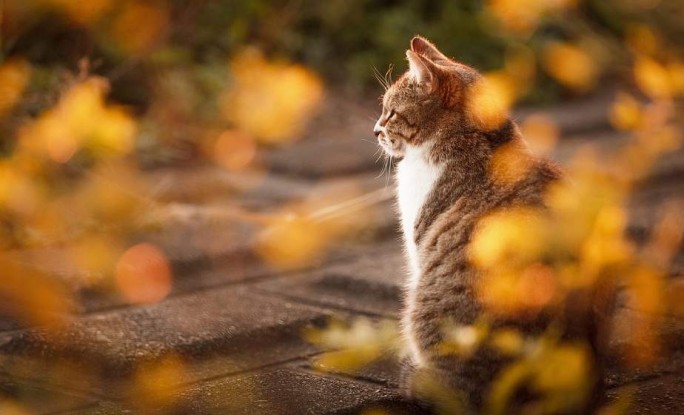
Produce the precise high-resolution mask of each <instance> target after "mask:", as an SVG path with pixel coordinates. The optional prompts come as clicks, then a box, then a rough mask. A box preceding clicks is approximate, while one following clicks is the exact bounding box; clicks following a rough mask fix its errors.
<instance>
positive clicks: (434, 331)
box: [374, 36, 601, 413]
mask: <svg viewBox="0 0 684 415" xmlns="http://www.w3.org/2000/svg"><path fill="white" fill-rule="evenodd" d="M406 58H407V60H408V64H409V68H408V70H407V71H406V73H404V74H403V75H402V76H401V77H399V78H398V79H397V80H396V81H395V82H394V83H392V84H391V85H389V86H388V87H387V88H386V91H385V93H384V95H383V97H382V106H383V109H382V114H381V115H380V118H379V119H378V121H377V122H376V124H375V126H374V134H375V135H376V137H377V139H378V142H379V145H380V146H381V147H382V149H383V150H384V151H385V152H386V153H387V154H388V155H389V156H391V157H393V158H397V159H399V160H400V161H399V162H398V164H397V167H396V176H395V179H396V200H397V205H398V210H399V215H400V222H401V230H402V232H403V238H404V245H405V251H406V257H407V263H408V271H409V272H408V274H409V276H408V281H407V284H406V289H405V298H404V307H403V311H402V330H403V335H404V338H405V341H406V343H407V346H408V349H409V355H410V356H409V363H408V364H407V365H406V366H407V371H406V372H407V373H406V374H405V377H406V379H407V380H406V382H405V383H406V384H407V385H411V384H413V386H415V380H416V379H417V378H418V377H419V376H424V375H425V373H428V375H429V376H430V377H432V378H433V379H434V380H436V381H437V382H438V383H439V384H443V385H446V386H448V387H449V388H450V389H451V390H454V391H458V393H459V394H461V395H462V396H464V397H465V398H466V402H467V404H466V405H468V406H469V408H470V411H472V412H479V411H482V410H483V402H484V400H485V399H486V394H487V392H488V388H489V387H490V386H491V382H492V380H493V379H494V378H495V376H496V374H497V373H498V371H499V370H501V367H502V365H503V364H504V361H503V358H502V357H501V356H498V355H497V354H496V353H495V352H494V351H492V350H489V349H484V348H483V349H481V350H478V351H477V352H476V354H475V355H474V356H471V358H470V359H467V360H466V359H459V358H458V357H454V356H448V357H446V356H444V355H443V354H439V353H436V352H435V349H436V348H438V346H439V345H440V343H441V342H443V340H444V332H443V326H444V321H445V319H447V320H449V321H451V322H453V323H455V324H459V325H472V324H473V323H475V322H476V321H477V319H478V316H480V315H481V314H482V312H483V305H482V304H481V302H480V301H479V300H478V298H477V295H476V293H475V285H476V282H477V280H478V278H480V277H481V276H480V272H479V271H478V270H477V269H476V268H475V267H473V266H472V265H471V263H470V262H469V260H468V246H469V243H470V241H471V238H472V235H473V232H474V229H475V227H476V225H477V224H478V221H479V220H481V219H482V218H484V217H485V216H486V215H488V214H490V213H492V212H494V211H497V210H501V209H507V208H511V207H515V206H526V207H540V208H543V206H544V194H545V192H546V190H547V189H548V188H549V186H551V185H553V184H554V183H557V182H558V181H560V180H563V172H562V171H561V169H560V168H559V167H558V166H556V165H555V164H554V163H552V162H551V161H549V160H546V159H543V158H538V157H534V156H532V155H531V154H530V153H529V152H528V151H527V147H526V144H525V142H524V140H523V137H522V135H521V132H520V130H519V129H518V127H517V125H516V124H515V123H514V122H513V121H512V120H511V119H510V118H509V117H503V118H502V120H501V121H500V122H498V123H497V124H496V125H494V126H492V125H491V123H484V122H483V119H482V117H481V116H479V115H478V114H477V113H476V112H475V111H473V110H472V107H471V106H470V104H471V102H469V100H470V99H471V91H472V89H473V88H475V85H476V84H477V83H478V82H479V81H480V80H481V79H482V75H480V74H479V73H478V72H477V71H476V70H475V69H473V68H471V67H469V66H467V65H464V64H462V63H459V62H456V61H455V60H453V59H450V58H448V57H446V56H445V55H444V54H443V53H441V52H440V51H439V50H438V49H437V48H436V47H435V46H434V45H433V44H432V43H430V42H429V41H428V40H426V39H424V38H423V37H420V36H416V37H414V38H413V39H412V40H411V43H410V49H408V50H407V52H406ZM503 146H506V147H507V148H509V149H513V150H514V152H513V155H514V157H519V158H523V159H524V160H525V166H526V168H525V171H524V172H523V173H522V174H521V175H520V177H515V178H513V179H512V180H496V178H494V177H492V171H491V162H492V158H493V155H494V154H495V152H496V151H497V149H500V148H502V147H503ZM580 314H581V313H580ZM546 317H547V316H545V315H544V314H543V313H540V315H539V316H537V317H536V318H533V319H527V320H521V321H515V320H513V321H493V322H492V323H491V324H492V325H493V326H497V325H498V326H510V327H513V328H515V329H516V330H518V331H520V332H521V333H523V334H535V335H538V334H541V333H542V332H543V331H544V330H545V328H546V326H547V325H548V319H547V318H546ZM577 319H578V320H581V321H579V323H578V324H577V325H578V326H579V327H580V328H579V329H578V330H576V333H574V334H572V336H578V337H589V338H590V339H589V341H592V339H591V337H592V336H594V335H595V334H594V333H593V332H592V330H594V331H595V327H594V326H592V324H593V323H592V322H591V321H590V320H591V319H590V318H586V319H584V318H583V317H581V316H580V315H579V314H578V315H577ZM565 334H567V333H565ZM594 358H595V360H596V361H595V363H596V364H595V366H596V368H597V370H600V369H599V364H598V357H597V355H595V356H594ZM600 378H601V376H600V374H599V375H598V376H597V379H600ZM599 383H600V380H597V381H596V384H595V385H593V387H595V388H596V389H599V386H598V384H599ZM588 408H589V407H588V406H586V407H583V408H580V409H578V410H577V411H578V413H584V412H586V411H588V410H589V409H588Z"/></svg>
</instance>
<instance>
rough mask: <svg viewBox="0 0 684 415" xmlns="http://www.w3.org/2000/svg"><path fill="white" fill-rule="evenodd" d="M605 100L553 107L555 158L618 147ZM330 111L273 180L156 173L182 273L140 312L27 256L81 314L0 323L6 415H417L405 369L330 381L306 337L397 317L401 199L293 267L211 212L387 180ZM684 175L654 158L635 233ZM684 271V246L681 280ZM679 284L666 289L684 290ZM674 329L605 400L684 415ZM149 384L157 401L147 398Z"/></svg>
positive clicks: (280, 162) (346, 105)
mask: <svg viewBox="0 0 684 415" xmlns="http://www.w3.org/2000/svg"><path fill="white" fill-rule="evenodd" d="M610 99H611V96H610V95H606V94H603V95H599V96H597V97H595V98H591V99H588V100H584V101H580V102H571V103H568V104H566V105H563V106H560V107H558V108H554V109H553V110H550V111H546V114H547V115H549V116H551V117H552V118H553V119H554V120H556V122H557V123H558V125H559V126H560V127H561V130H562V132H563V135H564V138H563V140H562V141H561V143H560V146H559V148H558V149H557V150H556V152H555V157H556V158H558V159H559V160H560V161H561V162H563V161H567V160H568V158H569V157H570V156H571V155H572V154H573V152H574V151H576V150H577V149H578V148H580V147H581V146H582V145H583V144H586V143H589V142H591V143H594V144H596V145H597V146H598V147H599V148H600V151H611V150H612V149H614V148H615V146H616V145H618V144H619V143H620V142H621V141H622V140H624V137H623V136H622V135H620V134H619V133H615V132H613V131H612V130H610V129H609V127H608V124H607V121H606V119H607V108H608V102H610ZM326 105H327V106H326V108H325V109H324V111H323V113H322V114H321V116H320V117H319V118H318V119H317V120H316V121H315V122H314V123H313V125H312V127H311V128H310V132H309V133H308V134H309V136H308V137H306V138H305V139H304V140H302V141H300V142H298V143H297V144H295V145H293V146H290V147H287V148H283V149H277V150H271V151H269V152H267V153H266V154H265V155H264V158H265V162H266V164H267V165H269V166H271V171H270V173H269V174H268V175H267V176H266V177H265V178H264V177H254V176H250V175H247V174H236V173H228V172H226V171H224V170H221V169H219V168H217V167H214V166H210V165H200V166H190V167H188V166H185V167H178V168H164V169H158V170H155V171H151V172H148V173H147V176H146V180H148V181H149V183H150V185H151V186H152V187H153V190H154V197H155V198H156V199H157V200H158V201H161V202H164V203H168V204H169V210H170V214H169V216H168V218H165V219H164V221H163V226H161V227H160V228H159V229H157V230H155V231H153V232H149V233H146V234H144V235H140V236H139V237H138V239H139V240H142V241H149V242H152V243H154V244H156V245H157V246H160V247H161V248H162V249H163V251H164V252H165V253H166V255H167V256H168V258H169V259H170V261H171V264H172V268H173V275H174V285H173V290H172V292H171V294H170V295H169V296H168V297H167V298H165V299H164V300H163V301H161V302H159V303H156V304H151V305H130V304H127V303H125V302H124V301H123V300H122V299H121V298H119V297H117V296H115V295H112V294H111V293H107V292H102V291H97V290H91V289H88V288H85V287H80V286H78V285H74V284H72V283H70V281H75V280H78V279H77V278H73V275H71V274H72V273H73V272H75V271H73V270H72V269H69V267H68V265H65V264H63V263H62V262H61V261H60V250H59V248H55V249H54V250H45V251H41V252H23V253H17V257H18V258H20V259H21V260H22V261H24V262H25V263H31V264H33V265H35V266H36V267H39V268H42V269H43V270H47V271H48V272H50V273H51V274H52V275H54V278H55V279H57V280H59V281H64V284H66V285H69V284H71V287H70V289H72V290H73V291H75V292H76V293H77V295H78V296H79V298H80V306H79V307H80V309H79V314H78V316H77V317H76V318H74V319H73V321H72V322H71V323H70V324H69V325H68V326H67V327H65V328H64V329H63V330H61V331H60V332H59V333H58V334H57V335H55V334H54V333H53V334H50V333H46V332H45V331H43V330H41V329H40V328H35V327H25V326H23V325H21V324H20V323H18V322H16V321H14V320H13V319H11V318H10V317H9V316H4V317H3V316H2V315H0V414H4V413H11V414H14V413H22V414H23V413H31V414H67V413H69V414H83V415H86V414H118V413H169V414H170V413H193V414H194V413H196V414H301V413H307V414H347V413H348V414H354V413H363V412H364V411H365V410H372V409H377V408H384V409H385V410H386V412H383V413H392V414H411V413H417V409H416V408H415V407H412V406H411V404H410V403H409V402H406V401H405V400H404V399H403V398H401V397H400V396H399V394H398V392H397V389H396V388H397V374H398V370H397V365H396V363H393V362H392V361H391V360H389V361H383V362H379V363H377V364H374V365H372V366H371V367H369V368H366V369H364V370H362V371H360V372H358V373H355V374H352V373H348V374H346V373H337V374H331V373H323V372H320V371H317V370H315V369H314V366H313V365H312V363H311V359H312V358H313V357H315V356H316V355H317V354H319V353H321V350H319V349H318V348H317V347H315V346H313V345H311V344H310V343H308V342H307V341H305V340H304V339H303V337H302V331H303V329H304V328H305V327H309V326H311V325H313V326H318V327H320V326H322V325H324V324H326V322H327V321H328V319H329V318H330V317H332V316H335V317H337V318H342V319H351V318H354V317H355V316H365V317H369V318H371V319H374V320H381V319H396V317H397V313H398V310H399V307H400V287H401V284H402V278H403V269H404V268H403V258H402V254H401V247H400V244H399V239H398V235H397V233H396V229H397V226H396V222H395V220H394V214H393V212H392V207H391V201H389V200H387V201H385V202H383V203H381V204H380V205H378V206H374V207H372V209H371V210H370V211H365V212H364V213H363V214H364V215H365V216H367V219H368V218H370V220H366V221H365V222H364V223H365V225H364V227H365V228H364V229H361V230H360V231H359V232H357V233H356V237H355V238H354V239H342V240H340V241H338V242H337V243H335V244H333V246H332V247H330V249H329V251H328V253H327V255H326V256H325V257H324V258H321V259H320V260H318V261H317V262H316V263H315V265H312V266H310V267H308V268H307V269H303V270H298V271H296V272H293V271H290V272H284V271H278V270H276V269H274V268H272V267H269V266H268V265H265V264H264V263H263V262H262V261H260V260H259V259H258V258H257V256H256V255H255V254H254V250H253V248H254V240H255V239H254V235H255V232H256V231H257V229H256V226H255V225H250V224H249V223H241V222H236V221H233V220H224V219H222V218H221V216H220V215H219V217H217V213H216V212H221V210H222V209H224V208H225V209H230V208H234V207H235V204H236V203H237V204H238V205H239V206H240V207H242V208H245V209H249V210H251V211H254V212H263V211H269V210H272V209H275V208H277V207H278V206H282V205H283V204H287V203H290V202H292V201H297V200H301V199H304V198H307V197H310V196H311V195H312V194H314V193H316V192H320V191H324V190H325V189H328V190H329V189H330V188H333V189H334V188H335V186H344V185H345V183H354V184H355V185H356V186H360V187H361V188H362V189H363V190H364V191H371V190H374V189H380V188H383V187H385V186H387V181H386V177H377V175H378V172H379V170H380V167H381V166H380V164H379V163H376V162H375V156H374V154H375V152H376V145H375V144H374V143H373V142H372V140H371V134H370V131H371V126H372V123H373V121H371V118H372V117H369V115H371V116H373V115H375V114H376V112H371V113H370V114H369V111H375V110H376V108H375V106H374V105H375V104H374V103H373V104H372V106H370V107H369V106H368V105H359V104H356V103H353V102H348V101H344V100H342V99H339V100H336V101H329V102H328V103H327V104H326ZM368 108H371V110H369V109H368ZM531 111H532V110H527V111H521V113H520V115H521V116H523V115H525V114H529V113H530V112H531ZM683 175H684V153H683V152H682V151H680V152H678V153H677V154H674V155H670V156H668V157H667V158H666V159H664V160H662V161H661V162H660V163H659V164H658V167H657V168H656V170H655V171H654V173H653V175H652V177H651V178H650V179H649V180H648V183H647V184H646V185H644V186H643V189H641V191H640V192H639V193H638V194H637V195H636V196H635V197H634V200H633V202H632V206H631V208H632V211H633V219H632V221H631V229H630V230H631V232H632V234H633V235H635V236H636V237H637V238H639V237H640V236H642V237H643V235H644V231H643V230H644V229H645V228H646V227H647V226H648V225H649V224H650V223H652V221H653V212H654V211H655V210H656V208H657V207H658V206H660V205H661V204H662V202H663V201H664V200H665V199H666V198H673V197H677V198H680V199H681V198H682V197H684V181H682V178H683V177H684V176H683ZM683 262H684V261H683V258H682V253H681V252H680V254H679V255H678V260H677V267H678V268H679V270H680V271H681V265H682V263H683ZM677 274H681V272H679V273H677ZM683 283H684V281H681V280H679V279H673V280H672V281H671V282H670V284H672V287H673V289H679V290H680V292H681V290H682V288H681V287H683V286H684V285H683ZM677 287H679V288H677ZM0 310H1V309H0ZM619 312H630V310H624V309H623V310H620V311H619ZM667 322H668V324H667V325H666V326H665V327H666V329H665V331H666V333H664V335H665V336H666V337H667V339H668V342H669V343H668V344H669V345H670V347H669V349H668V350H667V353H663V358H662V359H661V361H660V362H659V363H658V364H657V365H655V366H654V367H652V368H650V369H648V370H641V371H636V370H628V369H624V368H620V367H619V366H615V367H613V368H612V369H611V372H610V375H609V377H608V383H609V385H610V387H611V389H610V394H611V395H616V394H617V393H618V391H620V390H622V389H624V388H634V391H635V393H634V407H633V409H632V412H631V413H635V414H661V413H668V414H671V415H674V414H684V347H682V345H683V344H684V335H683V334H684V324H682V321H680V320H677V319H676V318H674V317H672V316H669V317H668V319H667ZM627 329H628V328H627ZM614 341H615V342H616V343H619V342H620V338H616V339H614ZM146 379H147V380H146ZM149 379H153V380H152V384H150V381H149ZM161 380H163V381H164V382H161ZM157 381H159V382H161V384H162V386H159V384H157V383H155V382H157ZM132 385H133V386H132ZM155 388H156V389H155ZM148 389H149V390H151V391H153V392H154V393H152V394H147V395H146V394H145V391H146V390H148ZM3 402H5V403H4V404H3ZM7 402H14V403H15V404H18V405H20V406H21V407H22V408H23V409H24V411H26V412H19V411H18V409H17V408H18V407H17V406H15V407H13V408H14V409H12V407H10V406H8V405H9V404H8V403H7ZM3 405H4V406H3ZM12 410H15V412H12ZM366 413H368V414H370V413H380V412H372V411H368V412H366Z"/></svg>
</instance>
